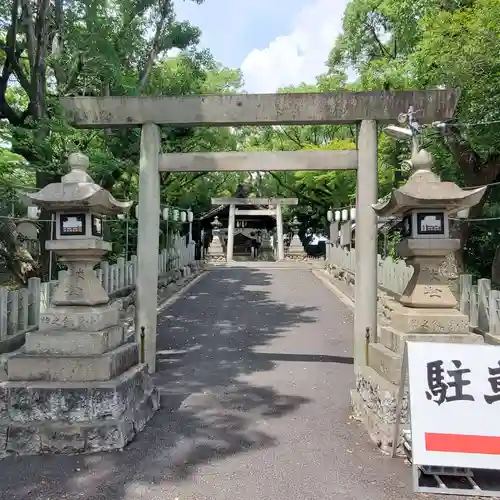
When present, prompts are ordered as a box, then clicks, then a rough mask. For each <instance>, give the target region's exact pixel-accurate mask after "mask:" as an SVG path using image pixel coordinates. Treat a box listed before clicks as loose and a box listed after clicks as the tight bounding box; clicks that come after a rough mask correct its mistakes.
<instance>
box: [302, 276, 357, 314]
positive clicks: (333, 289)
mask: <svg viewBox="0 0 500 500" xmlns="http://www.w3.org/2000/svg"><path fill="white" fill-rule="evenodd" d="M311 272H312V273H313V274H314V276H316V278H318V279H319V280H320V281H321V283H323V285H324V286H325V288H328V290H330V292H332V293H333V294H335V295H336V296H337V298H338V299H339V300H340V301H341V302H342V303H343V304H344V305H346V306H347V307H350V308H351V309H354V301H353V300H352V299H351V298H350V297H348V296H347V295H346V294H345V293H344V292H342V291H341V290H340V289H339V288H338V287H336V286H335V285H334V284H333V283H332V282H331V281H330V280H329V279H328V278H327V277H326V276H325V272H324V271H322V270H318V269H311Z"/></svg>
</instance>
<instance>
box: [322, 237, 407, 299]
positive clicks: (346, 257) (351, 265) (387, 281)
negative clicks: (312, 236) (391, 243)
mask: <svg viewBox="0 0 500 500" xmlns="http://www.w3.org/2000/svg"><path fill="white" fill-rule="evenodd" d="M377 260H378V284H379V286H380V287H381V288H383V289H384V290H386V291H388V292H390V293H394V294H398V295H401V294H402V293H403V291H404V289H405V288H406V285H407V284H408V282H409V281H410V279H411V277H412V275H413V268H412V267H410V266H407V265H406V263H405V262H404V261H403V260H394V259H392V258H391V257H386V258H385V259H384V258H382V257H381V256H380V255H379V256H378V259H377ZM326 262H327V265H331V266H335V267H337V268H340V269H343V270H344V271H348V272H350V273H352V274H355V273H356V251H355V250H344V249H342V248H341V247H337V246H332V245H329V244H327V245H326Z"/></svg>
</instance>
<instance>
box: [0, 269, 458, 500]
mask: <svg viewBox="0 0 500 500" xmlns="http://www.w3.org/2000/svg"><path fill="white" fill-rule="evenodd" d="M352 362H353V360H352V314H351V311H350V309H348V308H347V307H346V306H345V305H344V304H342V303H341V302H340V301H339V300H338V299H337V298H336V297H335V295H334V294H332V293H331V292H330V291H329V290H328V289H327V288H325V287H324V285H323V284H322V283H321V282H320V281H319V280H318V279H317V278H316V277H315V276H314V275H313V274H312V273H311V271H310V270H308V269H306V268H305V267H304V268H303V269H302V268H293V267H290V268H281V269H280V268H272V267H271V266H267V267H262V268H260V269H259V268H257V267H255V268H252V267H251V266H241V267H238V266H233V267H231V268H224V267H221V268H218V269H215V270H213V271H211V272H209V273H207V274H206V275H205V276H204V277H203V278H202V279H201V280H200V281H199V282H198V283H196V284H195V285H194V286H192V287H191V288H190V289H189V290H188V291H187V293H186V295H185V296H184V297H183V298H181V299H180V300H178V301H177V302H175V303H174V304H173V305H171V307H170V308H169V309H168V310H166V311H165V312H163V313H161V314H160V317H159V335H158V373H156V374H155V380H156V383H157V385H158V387H159V388H160V391H161V394H162V398H161V402H162V409H161V410H160V411H159V412H158V413H157V414H156V416H155V417H154V419H153V420H152V421H151V422H150V424H149V425H148V427H147V428H146V429H145V431H144V432H143V433H141V434H140V435H139V436H138V437H137V438H136V439H135V440H134V442H132V443H131V444H130V445H129V446H128V447H127V448H126V449H125V450H124V451H123V452H113V453H101V454H95V455H86V456H78V457H67V456H55V457H49V456H45V457H21V458H14V457H9V458H6V459H4V460H2V461H1V462H0V498H1V499H6V500H7V499H8V500H21V499H22V500H28V499H29V500H65V499H82V500H101V499H102V500H104V499H106V500H139V499H144V500H157V499H158V500H160V499H161V500H327V499H328V500H331V499H339V500H340V499H342V500H351V499H352V500H393V499H394V500H405V499H410V498H422V496H418V495H414V494H412V493H411V488H410V468H409V466H408V465H406V464H405V463H404V462H403V461H402V460H401V459H390V458H388V457H385V456H383V455H382V454H381V453H380V451H379V450H377V449H376V447H375V446H374V445H373V444H372V443H371V441H370V440H369V439H368V436H367V434H366V432H365V431H364V429H363V427H362V426H361V425H360V424H359V423H358V422H356V421H354V420H352V419H351V416H350V407H349V391H350V389H351V388H352V387H353V385H354V376H353V365H352ZM426 498H427V499H430V498H433V495H426ZM436 498H437V497H436ZM447 498H448V499H450V500H451V498H452V497H449V496H448V497H447Z"/></svg>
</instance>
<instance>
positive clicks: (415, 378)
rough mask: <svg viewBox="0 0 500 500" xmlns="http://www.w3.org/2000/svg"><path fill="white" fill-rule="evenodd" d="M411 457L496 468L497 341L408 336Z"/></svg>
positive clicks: (499, 436) (499, 426) (499, 422)
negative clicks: (418, 339) (441, 340)
mask: <svg viewBox="0 0 500 500" xmlns="http://www.w3.org/2000/svg"><path fill="white" fill-rule="evenodd" d="M408 376H409V390H410V405H411V406H410V410H411V441H412V458H413V463H415V464H417V465H437V466H444V467H446V466H448V467H470V468H477V469H500V346H493V345H471V344H442V343H428V342H408Z"/></svg>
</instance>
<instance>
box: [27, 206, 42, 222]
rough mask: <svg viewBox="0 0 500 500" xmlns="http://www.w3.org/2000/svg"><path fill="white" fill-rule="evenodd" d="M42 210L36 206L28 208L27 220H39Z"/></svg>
mask: <svg viewBox="0 0 500 500" xmlns="http://www.w3.org/2000/svg"><path fill="white" fill-rule="evenodd" d="M41 211H42V210H41V209H40V208H38V207H36V206H30V207H28V218H29V219H35V220H37V219H39V218H40V212H41Z"/></svg>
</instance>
